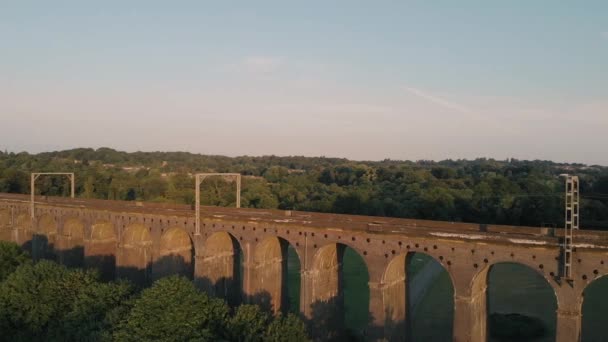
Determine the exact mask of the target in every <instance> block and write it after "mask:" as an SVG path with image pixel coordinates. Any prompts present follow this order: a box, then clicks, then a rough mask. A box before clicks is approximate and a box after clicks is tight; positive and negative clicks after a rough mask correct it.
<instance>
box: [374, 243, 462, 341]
mask: <svg viewBox="0 0 608 342" xmlns="http://www.w3.org/2000/svg"><path fill="white" fill-rule="evenodd" d="M382 283H383V285H384V288H383V293H382V294H383V301H384V311H385V317H386V318H385V324H384V326H385V336H386V338H387V339H389V340H390V341H404V340H411V341H441V340H450V339H451V338H452V331H453V317H454V286H453V280H452V278H451V276H450V274H449V272H448V271H447V270H446V269H445V268H444V267H443V266H442V264H441V263H440V262H439V261H438V260H436V259H435V258H434V257H432V256H431V255H428V254H425V253H416V252H410V253H403V254H400V255H397V256H396V257H394V258H393V259H392V260H391V261H390V262H389V264H388V266H387V267H386V269H385V271H384V274H383V276H382Z"/></svg>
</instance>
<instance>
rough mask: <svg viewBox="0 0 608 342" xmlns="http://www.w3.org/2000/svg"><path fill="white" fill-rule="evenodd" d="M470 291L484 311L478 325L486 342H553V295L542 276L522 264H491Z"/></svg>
mask: <svg viewBox="0 0 608 342" xmlns="http://www.w3.org/2000/svg"><path fill="white" fill-rule="evenodd" d="M472 291H473V294H474V295H475V296H479V297H478V298H480V302H479V306H480V307H479V309H480V311H481V310H485V312H484V313H481V312H480V313H479V315H478V317H479V318H480V320H479V322H478V324H480V325H479V328H480V330H479V331H485V335H486V337H487V340H488V341H504V340H534V341H539V342H540V341H555V338H556V324H557V295H556V291H555V288H554V286H553V285H552V283H551V281H550V280H549V279H548V278H547V277H546V275H545V274H543V273H542V272H539V271H538V270H536V269H534V268H533V267H530V266H528V265H526V264H523V263H518V262H512V261H504V262H495V263H493V264H491V265H488V266H486V267H485V268H484V269H483V270H481V271H480V272H479V273H478V274H477V275H476V276H475V278H474V279H473V283H472ZM484 293H485V295H484Z"/></svg>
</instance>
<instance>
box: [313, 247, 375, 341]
mask: <svg viewBox="0 0 608 342" xmlns="http://www.w3.org/2000/svg"><path fill="white" fill-rule="evenodd" d="M311 271H312V272H311V276H312V291H311V296H312V298H311V299H312V300H311V301H312V306H311V310H310V311H311V319H310V320H311V330H312V334H313V336H314V337H315V338H320V339H323V340H332V339H336V340H344V339H349V338H361V337H364V336H365V335H366V334H367V331H366V329H367V328H368V327H369V326H370V323H371V321H372V317H371V314H370V311H369V298H370V292H369V272H368V270H367V264H366V263H365V260H364V259H363V258H362V257H361V256H360V255H359V253H358V252H357V251H356V250H355V249H354V248H351V247H350V246H348V245H346V244H342V243H331V244H328V245H325V246H322V247H321V248H319V250H318V251H317V252H316V253H315V255H314V257H313V262H312V268H311ZM349 335H355V336H349Z"/></svg>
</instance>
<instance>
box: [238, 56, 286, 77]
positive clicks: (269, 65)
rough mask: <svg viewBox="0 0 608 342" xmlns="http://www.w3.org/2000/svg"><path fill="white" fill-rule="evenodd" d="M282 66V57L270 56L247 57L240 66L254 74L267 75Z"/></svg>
mask: <svg viewBox="0 0 608 342" xmlns="http://www.w3.org/2000/svg"><path fill="white" fill-rule="evenodd" d="M283 64H284V59H283V58H282V57H272V56H249V57H246V58H245V59H244V60H243V61H242V62H241V66H242V67H243V68H244V69H245V70H247V71H249V72H254V73H262V74H269V73H273V72H275V71H277V70H279V69H280V68H281V67H282V66H283Z"/></svg>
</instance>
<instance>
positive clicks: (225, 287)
mask: <svg viewBox="0 0 608 342" xmlns="http://www.w3.org/2000/svg"><path fill="white" fill-rule="evenodd" d="M195 266H196V274H195V281H196V282H197V283H198V284H199V286H200V287H202V288H203V289H204V290H205V291H207V292H208V293H209V294H211V295H214V296H217V297H220V298H224V299H226V300H227V301H228V303H230V304H231V305H236V304H238V303H239V302H240V301H241V249H240V245H239V243H238V241H237V240H236V239H235V238H234V236H232V235H231V234H229V233H227V232H215V233H212V234H211V235H210V236H209V237H207V239H206V240H205V241H204V243H203V247H202V250H201V252H200V255H199V254H197V260H196V265H195Z"/></svg>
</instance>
